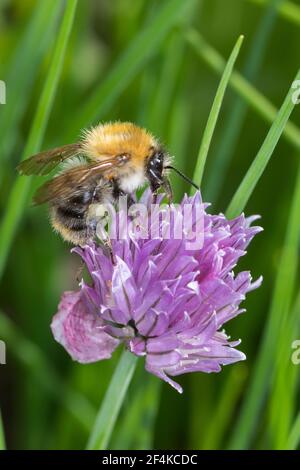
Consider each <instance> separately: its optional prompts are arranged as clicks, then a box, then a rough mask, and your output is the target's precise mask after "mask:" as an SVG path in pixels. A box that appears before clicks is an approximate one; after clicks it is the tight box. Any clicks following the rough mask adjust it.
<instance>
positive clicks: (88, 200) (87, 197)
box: [18, 122, 195, 245]
mask: <svg viewBox="0 0 300 470" xmlns="http://www.w3.org/2000/svg"><path fill="white" fill-rule="evenodd" d="M60 164H62V166H63V168H62V170H61V171H60V173H59V174H57V175H56V176H55V177H53V178H52V179H51V180H50V181H47V182H46V183H45V184H44V185H43V186H41V187H40V188H39V189H38V190H37V192H36V194H35V196H34V199H33V202H34V204H44V203H48V204H49V208H50V219H51V223H52V226H53V227H54V229H55V230H56V231H58V232H59V233H60V234H61V236H62V237H63V239H65V240H66V241H69V242H71V243H73V244H75V245H82V244H84V243H86V242H87V241H88V240H90V239H92V238H93V237H94V236H95V231H96V225H97V222H98V221H97V216H96V215H95V214H96V213H97V211H95V208H96V207H98V206H99V205H101V204H106V203H114V202H116V201H117V199H118V198H119V196H121V195H128V197H129V201H132V198H131V197H130V195H131V193H133V192H135V191H136V190H137V189H138V188H140V187H142V186H143V185H144V184H145V183H147V182H148V183H149V185H150V188H151V190H152V192H153V194H154V198H155V195H156V193H157V191H158V190H159V189H160V188H163V189H164V190H165V192H166V194H167V195H168V197H169V200H171V199H172V190H171V186H170V183H169V179H168V172H169V170H170V169H173V170H175V171H176V172H177V173H178V174H179V175H181V176H182V177H183V178H184V179H186V180H188V181H189V182H190V183H191V184H193V185H194V186H195V184H194V183H193V182H191V181H190V180H189V179H188V178H187V177H185V176H184V175H183V174H182V173H181V172H180V171H178V170H176V169H175V168H174V167H173V166H171V158H170V156H169V154H168V152H167V151H166V150H165V149H164V148H163V147H162V145H161V144H160V143H159V141H158V140H157V139H156V138H155V137H154V136H153V135H152V134H150V133H149V132H148V131H146V130H145V129H143V128H141V127H138V126H136V125H135V124H133V123H131V122H115V123H107V124H99V125H98V126H96V127H93V128H91V129H89V130H85V131H84V132H83V135H82V138H81V139H80V140H79V142H77V143H73V144H68V145H64V146H62V147H57V148H55V149H52V150H47V151H44V152H40V153H38V154H36V155H33V156H32V157H30V158H28V159H27V160H24V161H23V162H22V163H21V164H20V165H19V166H18V171H19V172H20V173H21V174H24V175H46V174H48V173H50V172H51V171H52V170H53V169H54V168H55V167H56V166H58V165H60Z"/></svg>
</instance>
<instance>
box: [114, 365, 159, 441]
mask: <svg viewBox="0 0 300 470" xmlns="http://www.w3.org/2000/svg"><path fill="white" fill-rule="evenodd" d="M145 374H147V376H146V377H145ZM142 375H143V376H142V377H141V378H142V380H143V383H140V384H139V385H140V386H139V387H138V388H137V389H136V390H135V393H134V394H133V395H132V396H131V397H130V402H129V406H128V407H127V409H126V411H125V414H124V417H123V420H122V423H121V425H120V427H119V429H118V432H117V433H116V434H117V435H116V438H115V439H114V441H113V449H122V450H128V449H136V450H140V449H142V450H146V449H152V448H153V438H154V426H155V421H156V416H157V412H158V407H159V398H160V392H161V381H160V380H159V379H158V378H157V377H154V376H153V375H150V374H148V373H147V372H145V371H144V370H142Z"/></svg>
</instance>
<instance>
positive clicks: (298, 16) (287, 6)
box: [250, 0, 300, 26]
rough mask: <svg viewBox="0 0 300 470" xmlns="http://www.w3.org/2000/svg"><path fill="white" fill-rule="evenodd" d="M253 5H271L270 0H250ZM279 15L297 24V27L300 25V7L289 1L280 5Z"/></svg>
mask: <svg viewBox="0 0 300 470" xmlns="http://www.w3.org/2000/svg"><path fill="white" fill-rule="evenodd" d="M250 1H251V2H252V3H257V4H258V5H261V6H265V5H266V4H267V3H269V0H250ZM277 8H278V13H279V15H280V16H281V17H282V18H284V19H286V20H288V21H290V22H291V23H295V24H296V25H298V26H299V25H300V6H299V5H297V4H296V3H294V2H290V1H289V0H285V1H284V2H283V3H282V4H281V5H278V7H277Z"/></svg>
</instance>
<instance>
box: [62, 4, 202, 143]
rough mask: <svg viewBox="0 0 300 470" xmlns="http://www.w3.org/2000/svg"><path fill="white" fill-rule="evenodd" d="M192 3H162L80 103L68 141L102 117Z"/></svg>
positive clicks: (67, 135)
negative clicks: (82, 102) (84, 100)
mask: <svg viewBox="0 0 300 470" xmlns="http://www.w3.org/2000/svg"><path fill="white" fill-rule="evenodd" d="M193 3H195V0H186V1H185V2H182V0H168V1H165V2H162V3H161V6H160V9H159V11H158V13H157V14H156V15H155V17H154V19H153V20H152V21H151V22H150V23H149V25H147V26H145V27H144V28H143V29H142V30H141V31H140V33H139V34H137V35H136V37H135V38H134V40H133V41H132V42H131V44H129V46H128V47H127V48H126V49H125V52H124V53H123V54H122V55H121V57H119V59H118V60H117V61H116V63H115V65H114V66H113V67H112V68H111V69H110V71H109V73H108V75H107V76H106V78H105V79H104V80H103V81H102V83H101V84H100V85H99V86H98V88H97V89H96V90H95V91H94V92H93V93H92V95H91V97H90V98H88V99H87V102H86V103H85V104H84V105H83V106H82V107H81V110H80V113H78V116H76V115H75V116H73V119H72V120H71V125H70V126H69V128H67V130H66V141H71V140H72V139H74V137H75V136H76V135H78V132H79V130H80V129H82V128H83V127H86V126H88V125H89V124H91V123H92V122H94V121H95V120H100V118H102V117H103V115H104V114H105V113H106V112H107V111H108V110H109V109H110V108H111V107H112V105H113V104H114V103H115V102H116V100H117V98H118V97H119V96H120V94H121V93H122V92H123V91H124V90H125V89H126V87H127V86H128V84H129V83H130V82H131V80H132V79H133V78H134V77H135V75H136V74H137V73H138V72H139V71H140V70H141V69H142V67H143V65H144V64H145V63H146V62H147V60H148V59H149V57H151V55H152V54H154V53H155V51H156V50H157V49H158V46H159V45H160V43H161V42H162V41H163V39H164V38H165V37H166V35H167V33H168V32H169V31H170V29H171V28H172V27H173V26H174V25H176V24H177V23H178V22H179V21H182V16H183V15H185V14H186V11H187V10H188V9H189V8H190V7H191V5H193Z"/></svg>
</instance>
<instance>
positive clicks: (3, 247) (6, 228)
mask: <svg viewBox="0 0 300 470" xmlns="http://www.w3.org/2000/svg"><path fill="white" fill-rule="evenodd" d="M76 5H77V0H68V2H67V4H66V8H65V12H64V17H63V20H62V24H61V27H60V31H59V34H58V38H57V41H56V46H55V50H54V54H53V58H52V62H51V67H50V70H49V74H48V77H47V80H46V83H45V85H44V88H43V91H42V95H41V98H40V101H39V104H38V107H37V110H36V114H35V116H34V120H33V123H32V127H31V130H30V134H29V138H28V141H27V144H26V147H25V150H24V152H23V155H22V158H23V159H24V158H26V157H28V156H29V155H32V154H34V153H36V152H37V151H38V150H39V148H40V145H41V142H42V140H43V137H44V133H45V130H46V126H47V122H48V119H49V115H50V111H51V108H52V104H53V101H54V96H55V92H56V89H57V85H58V80H59V77H60V74H61V70H62V65H63V60H64V56H65V51H66V46H67V42H68V39H69V36H70V32H71V29H72V24H73V20H74V15H75V10H76ZM30 182H31V178H29V177H20V176H19V177H17V179H16V181H15V184H14V186H13V188H12V190H11V193H10V196H9V199H8V203H7V211H6V214H5V215H4V219H3V221H2V223H1V226H0V278H1V276H2V274H3V271H4V268H5V264H6V259H7V256H8V253H9V250H10V247H11V244H12V242H13V239H14V235H15V231H16V229H17V226H18V223H19V221H20V219H21V216H22V213H23V210H24V207H25V204H26V201H27V199H28V194H29V189H30Z"/></svg>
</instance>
